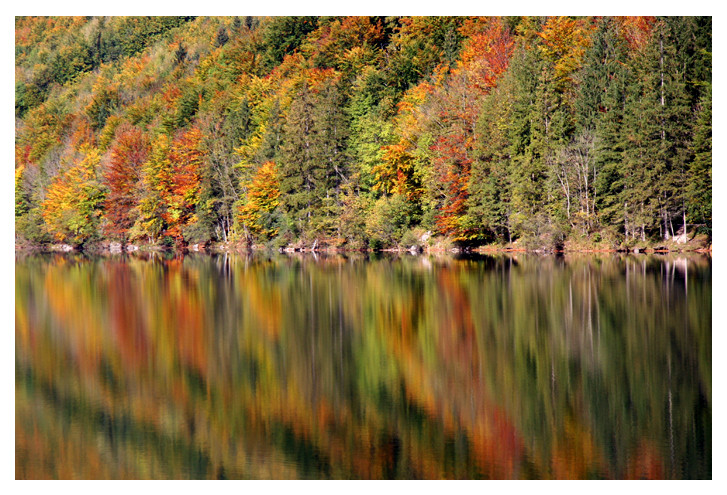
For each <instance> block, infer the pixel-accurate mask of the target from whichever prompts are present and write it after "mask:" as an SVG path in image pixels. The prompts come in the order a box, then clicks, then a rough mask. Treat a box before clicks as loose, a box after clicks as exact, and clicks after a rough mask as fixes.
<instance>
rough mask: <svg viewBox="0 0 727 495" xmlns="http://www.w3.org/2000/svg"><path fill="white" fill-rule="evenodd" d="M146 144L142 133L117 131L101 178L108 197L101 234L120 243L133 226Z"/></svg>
mask: <svg viewBox="0 0 727 495" xmlns="http://www.w3.org/2000/svg"><path fill="white" fill-rule="evenodd" d="M148 155H149V143H148V140H147V138H146V136H144V134H143V133H142V132H141V130H139V129H137V128H134V127H130V126H123V127H121V128H120V129H119V130H118V131H117V137H116V143H115V144H114V145H113V147H112V148H111V153H110V160H109V164H108V167H107V169H106V171H105V174H104V179H105V181H106V184H107V185H108V189H109V193H108V196H107V201H106V208H105V218H106V224H105V226H104V230H105V231H106V233H107V234H108V235H109V236H110V237H112V238H116V239H120V240H121V241H122V242H124V241H126V239H127V236H128V231H129V229H130V228H131V227H132V226H133V225H134V221H135V220H136V216H137V214H138V213H137V212H136V207H137V206H138V202H139V185H140V181H141V172H142V166H143V164H144V162H146V160H147V156H148Z"/></svg>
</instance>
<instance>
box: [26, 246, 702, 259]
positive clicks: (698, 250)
mask: <svg viewBox="0 0 727 495" xmlns="http://www.w3.org/2000/svg"><path fill="white" fill-rule="evenodd" d="M264 251H269V252H271V253H279V254H319V255H335V254H350V253H361V254H374V253H388V254H405V253H407V254H411V255H414V256H421V255H467V254H535V255H556V256H557V255H567V254H633V255H638V254H663V255H667V254H701V255H709V256H710V257H711V256H712V245H711V244H710V245H709V246H707V247H704V246H689V247H686V246H685V247H684V248H681V249H670V248H668V247H661V246H659V247H647V248H641V247H639V248H633V249H626V248H590V247H589V248H562V249H545V248H531V249H528V248H522V247H512V246H478V247H476V248H459V247H450V248H445V247H441V246H427V247H421V246H412V247H411V248H403V247H402V248H386V249H370V248H369V249H345V248H340V247H320V248H319V247H316V248H306V247H292V246H288V247H285V248H279V249H272V248H269V247H265V246H260V245H254V246H252V247H241V246H238V245H235V244H230V243H227V244H224V243H218V244H210V245H206V246H199V245H196V244H195V245H193V246H189V247H186V248H182V249H180V248H176V247H169V248H168V247H161V246H152V245H136V244H128V245H126V246H124V248H121V246H120V245H118V246H110V245H109V243H101V244H94V245H91V246H88V247H87V248H85V249H78V248H75V247H73V246H71V245H68V244H49V245H35V244H22V245H19V244H16V245H15V253H16V254H52V253H86V254H91V255H102V256H103V255H115V254H133V253H139V254H140V253H176V254H191V253H202V254H226V253H238V254H250V253H255V252H264Z"/></svg>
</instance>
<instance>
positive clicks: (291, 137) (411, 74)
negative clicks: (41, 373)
mask: <svg viewBox="0 0 727 495" xmlns="http://www.w3.org/2000/svg"><path fill="white" fill-rule="evenodd" d="M711 46H712V21H711V18H710V17H664V18H659V17H490V18H484V17H472V18H463V17H344V18H341V17H264V18H259V17H245V16H240V17H222V18H210V17H58V18H25V17H16V19H15V119H16V126H15V129H16V138H15V233H16V245H25V246H49V245H52V244H58V243H64V244H68V245H70V246H72V247H74V248H76V249H88V248H91V247H92V246H103V245H108V244H109V243H111V242H113V243H120V244H121V245H127V244H135V245H138V246H145V247H155V248H162V247H164V248H178V249H180V248H181V249H184V248H187V247H189V246H192V245H200V246H211V245H227V246H239V247H241V248H251V247H267V248H275V249H277V248H284V247H300V246H310V245H312V244H314V243H315V245H319V246H325V247H329V248H337V249H345V250H360V249H385V248H396V247H407V248H408V247H409V246H415V245H419V246H423V245H424V244H428V245H430V246H433V245H437V246H440V247H459V248H470V247H477V246H489V245H492V246H520V247H523V248H527V249H561V248H566V249H567V248H568V247H572V246H581V247H583V246H589V247H603V248H612V249H616V248H633V247H638V246H648V245H650V246H658V245H667V246H669V245H677V244H680V243H681V244H683V243H685V242H692V241H694V240H695V239H696V240H701V242H703V243H704V244H705V245H707V244H709V243H711V232H712V231H711V229H712V213H711V208H712V206H711V205H712V187H711V182H712V158H711V156H712V155H711V150H712V84H711V79H712V76H711V74H712V62H711V51H712V47H711Z"/></svg>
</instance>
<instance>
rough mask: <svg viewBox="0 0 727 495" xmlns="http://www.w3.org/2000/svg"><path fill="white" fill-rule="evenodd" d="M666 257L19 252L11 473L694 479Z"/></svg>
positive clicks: (706, 473)
mask: <svg viewBox="0 0 727 495" xmlns="http://www.w3.org/2000/svg"><path fill="white" fill-rule="evenodd" d="M711 401H712V266H711V258H710V257H705V256H698V255H693V256H686V255H669V256H658V255H612V254H609V255H603V256H597V255H567V256H565V257H562V256H561V257H555V256H536V255H517V256H510V255H504V254H503V255H496V256H477V257H461V258H455V257H429V256H411V255H405V256H366V255H361V254H352V255H349V256H313V255H300V256H285V255H271V256H264V255H256V256H245V255H236V256H233V255H201V254H200V255H187V256H175V255H159V254H149V255H138V256H126V255H119V256H106V257H86V256H84V255H78V254H76V255H33V256H21V255H16V261H15V475H16V478H19V479H20V478H23V479H24V478H31V479H38V478H42V479H45V478H63V479H73V478H82V479H87V478H91V479H97V478H102V479H109V478H110V479H125V478H132V479H169V478H171V479H199V478H202V479H208V478H213V479H219V478H227V479H279V478H282V479H298V478H313V479H325V478H335V479H348V478H354V479H360V478H364V479H368V478H374V479H381V478H383V479H392V478H404V479H420V478H424V479H440V478H445V479H553V478H556V479H562V478H567V479H574V478H578V479H580V478H597V479H601V478H606V479H610V478H616V479H631V478H649V479H684V478H686V479H694V478H711V477H712V467H711V466H712V402H711Z"/></svg>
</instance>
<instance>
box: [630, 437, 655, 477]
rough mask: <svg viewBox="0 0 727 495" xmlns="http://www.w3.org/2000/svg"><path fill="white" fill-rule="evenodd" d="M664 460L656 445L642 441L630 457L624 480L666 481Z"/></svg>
mask: <svg viewBox="0 0 727 495" xmlns="http://www.w3.org/2000/svg"><path fill="white" fill-rule="evenodd" d="M664 477H665V475H664V460H663V459H662V458H661V455H660V454H659V449H658V448H656V446H655V445H654V444H652V443H651V442H648V441H646V440H642V442H641V444H640V445H639V446H638V447H637V448H636V450H635V452H633V453H632V454H631V455H630V456H629V457H628V463H627V465H626V473H625V474H624V478H625V479H628V480H661V479H664Z"/></svg>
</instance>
